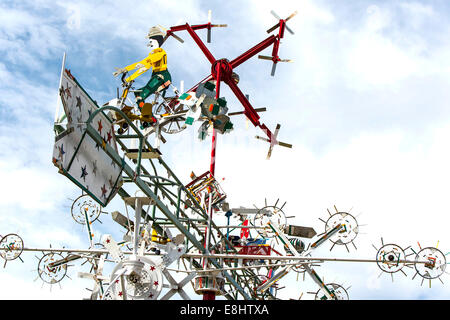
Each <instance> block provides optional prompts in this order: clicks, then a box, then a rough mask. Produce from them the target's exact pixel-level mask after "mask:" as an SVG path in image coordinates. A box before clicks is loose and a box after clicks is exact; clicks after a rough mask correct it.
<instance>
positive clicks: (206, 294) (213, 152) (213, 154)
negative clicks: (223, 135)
mask: <svg viewBox="0 0 450 320" xmlns="http://www.w3.org/2000/svg"><path fill="white" fill-rule="evenodd" d="M216 68H217V69H216V70H214V71H216V72H217V73H216V74H217V76H216V99H218V98H219V95H220V63H218V64H217V65H216ZM216 142H217V132H216V130H215V129H214V127H213V134H212V140H211V165H210V167H209V172H210V173H211V176H214V174H215V171H216ZM211 198H212V197H209V201H211ZM212 215H213V210H212V208H211V210H210V212H209V219H210V220H212ZM210 232H211V230H210ZM205 234H207V232H205ZM205 241H208V240H207V239H206V240H205ZM206 244H208V245H209V243H208V242H205V247H206ZM206 266H208V263H206ZM204 267H205V265H204ZM203 300H216V293H215V292H214V291H207V292H204V293H203Z"/></svg>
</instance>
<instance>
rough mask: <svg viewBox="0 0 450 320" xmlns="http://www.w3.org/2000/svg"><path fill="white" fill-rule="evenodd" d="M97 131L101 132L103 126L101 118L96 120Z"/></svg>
mask: <svg viewBox="0 0 450 320" xmlns="http://www.w3.org/2000/svg"><path fill="white" fill-rule="evenodd" d="M97 123H98V129H97V130H98V132H100V135H101V134H102V129H103V126H102V120H101V119H100V120H99V121H98V122H97Z"/></svg>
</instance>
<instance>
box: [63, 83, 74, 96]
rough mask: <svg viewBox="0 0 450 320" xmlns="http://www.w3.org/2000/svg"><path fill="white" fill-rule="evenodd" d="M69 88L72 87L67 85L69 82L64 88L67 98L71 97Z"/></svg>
mask: <svg viewBox="0 0 450 320" xmlns="http://www.w3.org/2000/svg"><path fill="white" fill-rule="evenodd" d="M70 88H72V87H69V84H67V88H66V89H64V93H65V94H66V95H67V96H68V97H69V98H72V95H71V94H70Z"/></svg>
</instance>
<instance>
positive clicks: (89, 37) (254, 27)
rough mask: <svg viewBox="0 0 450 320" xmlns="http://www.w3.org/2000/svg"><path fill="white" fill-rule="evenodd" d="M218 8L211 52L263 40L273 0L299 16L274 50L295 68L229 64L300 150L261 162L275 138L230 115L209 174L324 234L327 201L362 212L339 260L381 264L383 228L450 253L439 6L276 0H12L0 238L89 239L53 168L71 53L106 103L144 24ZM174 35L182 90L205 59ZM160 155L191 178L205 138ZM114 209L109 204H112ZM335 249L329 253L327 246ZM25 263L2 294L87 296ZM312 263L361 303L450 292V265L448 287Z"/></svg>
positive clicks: (448, 112)
mask: <svg viewBox="0 0 450 320" xmlns="http://www.w3.org/2000/svg"><path fill="white" fill-rule="evenodd" d="M209 9H211V10H212V18H213V20H212V21H213V23H226V24H228V27H227V28H220V29H219V28H218V29H215V30H213V34H212V43H211V44H210V45H208V47H209V48H210V51H211V52H212V53H213V55H214V56H215V57H216V58H229V59H233V58H235V57H236V56H238V55H239V54H240V53H242V52H243V51H244V50H247V49H248V48H250V47H252V46H253V45H254V44H256V43H258V42H259V41H261V40H263V39H264V38H266V37H267V33H266V32H265V30H267V29H268V28H269V27H271V26H272V25H273V24H275V23H276V20H275V19H274V18H273V16H272V15H271V14H270V10H272V9H274V10H275V11H276V12H277V13H278V15H280V16H281V17H286V16H288V15H289V14H290V13H292V12H293V11H295V10H298V12H299V13H298V15H297V16H296V17H295V18H293V19H292V20H290V21H289V23H288V25H289V27H290V28H291V29H292V30H293V31H294V32H295V34H294V35H291V34H286V36H285V38H284V39H283V41H282V45H281V49H280V57H281V58H282V59H286V58H288V59H293V60H294V62H293V63H289V64H288V63H285V64H281V63H280V64H279V65H278V67H277V73H276V76H275V77H271V76H270V70H271V64H270V62H268V61H264V60H258V59H256V58H253V59H251V60H250V61H248V62H246V63H245V64H243V65H241V66H239V67H238V68H237V69H236V70H235V71H236V72H237V73H238V74H239V75H240V83H239V87H240V88H241V90H242V91H243V92H244V93H248V94H249V95H250V101H251V102H252V103H253V105H254V107H267V108H268V111H267V112H265V113H264V114H262V119H263V122H264V123H266V124H267V126H268V127H269V128H271V129H273V128H274V127H275V125H276V124H277V123H280V124H281V131H280V135H279V139H280V140H281V141H285V142H288V143H292V144H293V145H294V148H293V149H292V150H287V149H284V148H280V147H278V148H275V150H274V153H273V155H272V159H271V160H270V161H267V160H265V156H266V153H267V148H268V146H267V145H266V144H264V143H262V142H261V141H257V140H255V139H254V138H253V137H254V136H255V135H256V134H259V135H260V134H261V132H260V131H258V130H257V129H255V128H253V127H250V128H248V129H246V128H245V121H244V120H243V119H236V120H235V127H236V129H235V130H234V132H233V133H231V134H229V135H225V136H219V138H218V149H217V168H216V173H217V176H218V177H219V178H225V180H224V182H223V185H222V186H223V188H224V189H225V191H226V192H227V194H228V199H229V202H230V204H231V205H232V206H233V207H237V206H240V205H242V206H252V205H253V204H256V205H258V206H261V205H262V204H263V203H264V198H267V199H268V200H269V201H271V202H275V201H276V199H277V198H280V199H281V200H283V201H287V204H286V207H285V208H286V212H287V213H288V215H294V216H295V217H296V218H295V221H293V223H294V224H300V225H307V226H313V227H314V228H315V229H316V230H317V231H322V228H323V226H322V225H321V223H320V221H319V220H318V218H319V217H322V218H323V217H325V216H326V215H327V213H326V209H327V208H332V206H333V205H334V204H335V205H336V206H337V207H338V208H339V209H341V210H349V209H350V208H352V207H353V208H354V209H353V210H354V211H355V212H356V213H359V212H362V215H361V216H360V223H361V224H367V226H364V227H363V228H362V231H363V232H364V233H365V234H361V235H360V237H359V238H358V239H357V242H356V245H357V246H358V250H357V251H356V252H355V251H353V252H351V254H348V253H347V252H346V250H345V249H343V250H338V249H333V251H332V253H333V255H334V256H340V257H354V258H374V256H375V251H374V249H373V248H372V244H375V245H376V246H378V245H379V243H380V237H383V238H384V239H385V241H391V242H395V243H398V244H399V245H401V246H403V247H406V246H408V245H412V246H417V245H416V243H417V241H419V242H420V243H421V245H422V246H434V245H436V243H437V241H438V240H440V245H439V246H440V248H441V249H442V250H443V251H444V253H446V252H448V251H450V249H449V248H450V241H449V238H448V236H447V227H446V226H447V225H448V222H449V218H448V216H449V215H448V214H449V213H448V212H447V211H448V209H447V208H448V201H447V198H448V188H449V187H448V181H450V173H449V170H448V163H449V160H450V152H449V147H448V137H449V136H450V108H449V102H448V101H449V98H450V97H449V96H450V94H449V90H448V87H449V84H450V63H449V61H450V59H449V58H450V40H449V38H448V34H449V31H450V30H449V29H450V24H449V21H450V19H449V15H450V14H449V4H448V2H446V1H427V2H420V1H352V2H350V1H346V2H336V1H306V0H305V1H279V2H277V7H276V8H273V7H272V5H271V3H270V2H267V3H265V2H264V3H262V2H261V1H246V2H241V1H227V2H226V3H223V2H217V3H212V2H210V1H195V0H192V1H183V2H178V1H176V2H175V1H173V2H164V3H160V2H152V1H146V2H143V1H142V2H141V1H127V2H112V1H111V2H109V1H102V2H97V3H95V4H92V3H90V2H89V1H72V2H71V1H60V2H56V4H55V3H54V2H52V1H21V2H17V1H3V2H2V3H1V4H0V21H2V22H1V23H0V78H1V79H2V81H1V84H0V143H1V145H2V148H1V150H0V176H1V177H3V179H4V181H5V182H4V183H3V184H2V186H1V187H0V188H1V194H2V197H1V199H0V234H6V233H9V232H18V233H19V234H21V235H22V236H23V238H24V240H25V244H26V245H28V246H33V247H45V246H47V245H48V244H49V243H52V245H53V246H55V247H57V246H66V247H71V246H72V247H82V248H84V247H87V239H86V236H85V235H84V230H83V229H82V227H80V226H77V225H74V222H73V221H72V219H71V218H70V205H71V201H70V200H68V198H71V199H74V198H75V197H76V196H77V195H79V193H80V192H79V190H78V189H77V188H76V187H75V186H74V185H73V184H72V183H71V182H69V181H68V180H67V179H66V178H64V177H63V176H61V175H59V174H58V173H57V170H56V168H55V167H54V166H53V165H52V163H51V154H52V147H53V138H54V137H53V132H52V122H53V117H54V113H55V106H56V101H57V87H58V82H59V74H60V68H61V62H62V55H63V52H64V51H65V52H67V66H68V68H70V69H71V71H72V73H73V74H74V75H75V77H76V78H77V79H78V81H79V82H80V83H81V84H82V85H83V87H84V88H85V89H86V90H87V91H88V93H89V94H90V96H91V97H93V98H94V99H95V100H97V101H98V102H99V103H101V104H103V103H104V102H106V101H108V100H110V99H111V98H113V97H115V94H116V87H117V86H118V85H119V81H118V79H116V78H114V77H113V76H112V72H113V71H114V68H115V67H122V66H125V65H128V64H130V63H132V62H135V61H138V60H141V59H142V58H143V57H145V56H146V55H147V54H148V48H147V47H146V39H145V35H146V34H147V32H148V29H149V28H150V27H151V26H153V25H156V24H161V25H163V26H165V27H170V26H172V25H178V24H184V23H186V22H189V23H191V24H198V23H204V22H206V20H207V12H208V10H209ZM199 34H200V36H201V37H202V39H205V37H206V34H204V33H199ZM179 35H180V36H181V37H182V38H183V39H184V40H185V43H184V44H180V43H179V42H177V41H176V40H174V39H170V40H168V41H167V43H165V44H164V48H165V50H166V52H167V54H168V63H169V70H170V72H171V74H172V79H173V81H174V83H175V85H178V84H179V82H180V81H181V80H184V83H185V88H186V89H187V88H189V87H191V86H192V85H193V84H195V83H196V82H197V81H199V80H200V79H202V78H204V77H205V76H206V75H207V74H208V73H209V70H210V66H209V63H208V62H207V60H206V58H204V56H203V54H202V53H201V51H200V50H199V49H198V48H197V46H196V45H195V44H194V43H193V41H192V40H191V39H190V37H189V36H188V35H187V33H180V34H179ZM262 54H266V55H269V54H270V49H266V51H264V52H263V53H262ZM141 81H142V82H144V81H145V79H142V80H141ZM222 90H223V91H222V93H223V95H224V96H226V98H227V101H228V105H229V106H230V110H231V111H239V110H241V106H240V105H239V102H238V101H237V100H236V99H235V98H234V97H233V95H232V94H231V92H230V91H229V90H228V89H226V88H223V89H222ZM250 126H251V125H250ZM161 150H162V152H163V155H164V159H165V161H166V162H167V163H169V164H170V165H171V167H172V168H173V169H174V171H175V172H176V173H177V175H178V176H179V177H180V178H181V179H183V180H184V181H186V182H187V181H188V176H189V173H190V172H191V171H192V170H194V171H195V172H198V173H200V172H203V171H206V170H207V169H208V168H209V154H210V145H209V142H208V141H205V142H203V143H202V142H199V141H197V139H196V131H194V130H190V131H188V130H185V131H183V133H181V134H179V135H177V136H174V137H169V142H168V143H167V144H166V145H163V146H162V147H161ZM281 200H280V201H281ZM119 205H120V202H118V201H115V202H113V203H112V204H111V205H110V206H108V207H107V208H106V209H105V210H106V211H113V210H115V208H114V206H119ZM352 212H353V211H352ZM102 220H104V224H102V225H97V226H96V228H97V231H98V232H97V233H98V234H100V233H107V232H115V231H111V228H114V225H113V224H111V223H109V220H110V218H109V217H108V216H105V217H104V218H103V219H102ZM340 249H342V248H340ZM328 252H329V248H325V249H324V250H323V251H322V252H321V254H328ZM23 258H24V260H25V263H24V264H22V263H21V262H18V261H14V262H13V263H8V264H7V267H6V268H5V269H3V271H2V272H0V282H1V283H2V287H3V284H6V286H5V287H6V288H8V290H2V291H3V292H2V293H0V297H1V298H3V299H5V298H10V297H13V298H18V297H26V298H31V299H33V298H37V297H39V298H42V297H44V298H50V299H51V298H74V297H75V298H80V297H82V296H83V295H82V294H81V293H83V294H84V295H85V293H86V291H84V292H83V288H84V287H86V286H90V283H88V282H83V281H85V280H79V279H77V277H76V272H74V273H73V274H71V277H72V278H73V279H74V280H73V281H65V282H64V283H62V287H63V289H62V290H60V289H59V288H56V289H52V290H53V292H52V293H50V292H49V290H48V287H47V288H44V289H41V283H39V281H37V282H34V281H33V279H34V278H35V277H36V275H35V274H34V273H32V272H31V271H32V270H33V269H35V268H36V265H37V260H36V258H35V257H34V256H33V254H26V255H25V254H24V257H23ZM319 273H320V274H321V275H323V276H324V277H325V279H330V280H332V281H336V282H339V283H344V284H345V285H346V286H350V285H351V286H352V288H351V289H350V292H349V293H350V297H351V298H353V299H383V298H385V299H448V298H449V297H450V291H449V287H448V283H447V282H448V280H449V279H448V275H444V277H443V278H442V279H443V281H444V283H445V284H446V285H445V286H442V284H441V283H440V282H439V281H434V282H433V284H432V288H431V289H429V288H427V287H426V286H425V285H424V286H423V287H421V286H420V281H419V280H418V279H417V278H416V279H414V280H411V277H412V275H413V273H412V272H410V273H409V278H408V279H407V278H406V277H404V276H403V275H396V278H395V282H394V283H392V282H391V279H390V278H389V277H387V276H385V275H383V276H382V277H380V278H379V279H378V278H377V277H378V274H379V270H378V268H377V267H376V266H375V265H365V264H354V265H353V264H352V265H349V264H345V265H343V264H338V263H333V264H325V265H324V266H323V267H321V268H320V270H319ZM288 280H289V279H287V280H286V283H287V282H288ZM17 284H20V286H18V285H17ZM308 286H310V287H311V284H310V283H308V282H307V281H306V282H305V283H303V282H301V281H300V282H298V286H294V287H293V288H292V290H290V289H284V291H286V297H288V296H292V297H294V296H298V295H299V294H298V293H299V292H301V291H305V292H306V291H308V289H307V288H309V287H308ZM18 287H20V288H24V289H21V290H18V289H17V288H18ZM312 288H314V286H313V285H312ZM289 290H290V291H289ZM312 290H313V289H312ZM55 292H58V296H57V297H55ZM80 292H81V293H80Z"/></svg>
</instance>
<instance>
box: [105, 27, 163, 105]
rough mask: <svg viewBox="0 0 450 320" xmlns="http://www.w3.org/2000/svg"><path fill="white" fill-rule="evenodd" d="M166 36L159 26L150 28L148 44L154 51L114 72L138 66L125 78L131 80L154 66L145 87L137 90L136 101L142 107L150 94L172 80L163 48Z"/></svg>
mask: <svg viewBox="0 0 450 320" xmlns="http://www.w3.org/2000/svg"><path fill="white" fill-rule="evenodd" d="M164 36H165V33H164V32H163V31H161V29H159V28H158V27H152V28H150V31H149V32H148V34H147V38H148V39H149V43H148V44H147V46H148V47H150V48H151V49H152V51H151V52H150V53H149V55H148V57H147V58H145V59H144V60H142V61H139V62H136V63H133V64H130V65H129V66H126V67H125V68H116V71H115V72H114V73H113V75H114V76H115V77H116V76H118V75H119V74H122V73H125V72H127V71H131V70H134V69H136V68H138V70H137V71H136V72H135V73H133V74H132V75H131V76H129V77H128V78H126V79H125V81H126V82H130V81H133V80H134V79H136V78H137V77H139V76H140V75H141V74H143V73H144V72H146V71H148V70H149V69H150V68H152V77H151V78H150V80H149V81H148V82H147V84H146V85H145V86H144V87H142V88H140V89H139V90H138V91H139V92H135V96H136V103H137V105H138V106H139V107H140V109H141V108H142V106H143V105H144V102H145V99H146V98H147V97H148V96H150V95H151V94H153V93H155V92H156V91H157V90H158V89H159V88H160V87H161V86H163V88H165V87H168V86H169V84H170V82H171V80H172V78H171V76H170V73H169V71H168V70H167V54H166V52H165V51H164V49H162V48H161V45H162V43H163V41H164Z"/></svg>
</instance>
